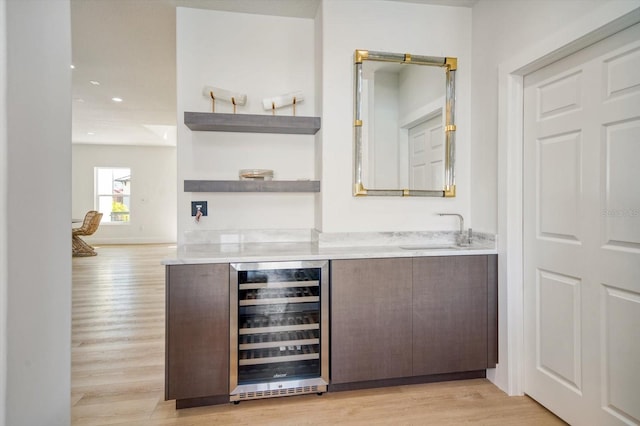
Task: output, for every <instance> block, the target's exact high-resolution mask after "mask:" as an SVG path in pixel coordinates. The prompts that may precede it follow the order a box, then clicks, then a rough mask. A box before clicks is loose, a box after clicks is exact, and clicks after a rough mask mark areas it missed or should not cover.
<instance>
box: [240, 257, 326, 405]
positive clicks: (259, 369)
mask: <svg viewBox="0 0 640 426" xmlns="http://www.w3.org/2000/svg"><path fill="white" fill-rule="evenodd" d="M231 266H232V268H231V280H230V282H231V296H232V297H231V316H232V317H231V323H232V330H231V352H232V353H231V378H230V379H231V380H230V388H231V389H230V393H231V397H232V400H237V399H243V398H249V397H265V396H279V395H285V394H292V393H308V392H316V391H317V392H323V391H325V390H326V384H327V383H328V329H327V325H328V315H327V311H328V308H327V302H328V300H327V297H326V294H327V291H326V288H327V285H326V280H327V277H328V275H327V269H328V268H327V262H326V261H322V262H269V263H243V264H232V265H231ZM318 385H320V386H324V387H323V388H321V389H318V388H317V386H318ZM234 398H236V399H234Z"/></svg>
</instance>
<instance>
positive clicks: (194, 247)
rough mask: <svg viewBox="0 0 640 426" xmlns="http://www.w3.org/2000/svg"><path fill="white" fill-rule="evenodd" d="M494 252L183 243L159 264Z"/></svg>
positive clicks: (477, 246) (484, 248)
mask: <svg viewBox="0 0 640 426" xmlns="http://www.w3.org/2000/svg"><path fill="white" fill-rule="evenodd" d="M429 246H431V247H429ZM496 253H497V250H496V248H495V244H494V243H493V242H492V243H491V244H488V243H487V242H485V241H482V242H480V243H474V244H473V245H471V246H469V247H455V245H454V244H448V243H442V244H436V243H424V244H416V243H413V244H409V243H407V244H405V245H376V246H362V245H356V246H340V247H331V246H329V247H325V246H320V245H319V244H318V243H317V242H273V243H267V242H255V243H239V244H186V245H183V246H180V247H178V248H177V250H176V257H175V258H167V259H165V260H163V261H162V263H163V264H164V265H187V264H199V263H235V262H269V261H297V260H335V259H363V258H370V259H372V258H373V259H374V258H388V257H427V256H466V255H485V254H496Z"/></svg>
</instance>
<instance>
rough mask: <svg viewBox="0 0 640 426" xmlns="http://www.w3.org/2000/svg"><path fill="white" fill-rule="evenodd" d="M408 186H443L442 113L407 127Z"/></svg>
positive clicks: (421, 187)
mask: <svg viewBox="0 0 640 426" xmlns="http://www.w3.org/2000/svg"><path fill="white" fill-rule="evenodd" d="M409 188H410V189H442V188H444V129H443V128H442V113H440V114H438V115H436V116H434V117H431V118H429V119H428V120H426V121H423V122H422V123H420V124H417V125H415V126H414V127H411V128H410V129H409Z"/></svg>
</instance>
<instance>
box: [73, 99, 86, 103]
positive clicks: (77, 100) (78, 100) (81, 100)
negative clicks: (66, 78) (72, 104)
mask: <svg viewBox="0 0 640 426" xmlns="http://www.w3.org/2000/svg"><path fill="white" fill-rule="evenodd" d="M74 100H75V101H76V102H80V103H82V102H84V99H82V98H75V99H74Z"/></svg>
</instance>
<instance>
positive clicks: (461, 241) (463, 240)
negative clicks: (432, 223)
mask: <svg viewBox="0 0 640 426" xmlns="http://www.w3.org/2000/svg"><path fill="white" fill-rule="evenodd" d="M438 215H439V216H457V217H458V219H460V231H459V232H458V236H457V237H456V244H458V245H459V246H462V247H466V246H469V245H471V237H472V231H471V228H469V231H468V233H467V235H465V232H464V218H463V217H462V215H461V214H458V213H438Z"/></svg>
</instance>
